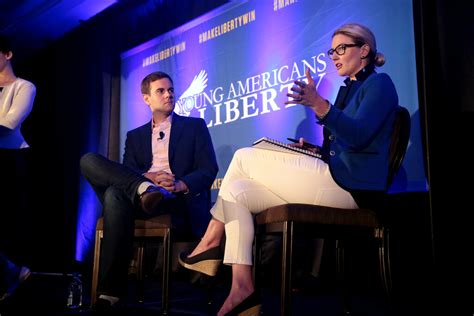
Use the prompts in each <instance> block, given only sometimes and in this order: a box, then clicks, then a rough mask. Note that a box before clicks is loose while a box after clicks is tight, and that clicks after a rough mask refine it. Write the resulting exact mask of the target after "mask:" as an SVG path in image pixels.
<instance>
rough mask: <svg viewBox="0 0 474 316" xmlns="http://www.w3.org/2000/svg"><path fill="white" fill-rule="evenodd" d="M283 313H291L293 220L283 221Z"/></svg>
mask: <svg viewBox="0 0 474 316" xmlns="http://www.w3.org/2000/svg"><path fill="white" fill-rule="evenodd" d="M281 260H282V262H281V300H280V304H281V305H280V311H281V315H283V316H286V315H290V314H291V279H292V271H293V267H292V265H293V222H288V221H286V222H284V223H283V236H282V253H281Z"/></svg>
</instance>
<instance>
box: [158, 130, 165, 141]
mask: <svg viewBox="0 0 474 316" xmlns="http://www.w3.org/2000/svg"><path fill="white" fill-rule="evenodd" d="M163 138H165V133H164V132H163V131H160V137H159V138H158V140H162V139H163Z"/></svg>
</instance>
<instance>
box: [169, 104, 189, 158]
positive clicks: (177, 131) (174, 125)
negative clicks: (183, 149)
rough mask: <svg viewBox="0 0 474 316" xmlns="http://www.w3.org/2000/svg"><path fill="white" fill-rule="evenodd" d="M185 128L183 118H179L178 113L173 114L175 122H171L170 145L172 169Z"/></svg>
mask: <svg viewBox="0 0 474 316" xmlns="http://www.w3.org/2000/svg"><path fill="white" fill-rule="evenodd" d="M184 127H185V126H184V120H183V117H181V116H179V115H178V114H176V113H173V121H172V122H171V135H170V145H169V148H168V159H169V164H170V167H171V164H172V162H173V159H174V154H175V151H176V146H177V145H178V141H179V139H180V138H181V134H182V132H183V129H184Z"/></svg>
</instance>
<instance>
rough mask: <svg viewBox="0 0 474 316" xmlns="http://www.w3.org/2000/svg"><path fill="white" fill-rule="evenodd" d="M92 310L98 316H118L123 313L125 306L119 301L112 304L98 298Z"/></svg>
mask: <svg viewBox="0 0 474 316" xmlns="http://www.w3.org/2000/svg"><path fill="white" fill-rule="evenodd" d="M93 310H94V311H95V312H97V314H99V315H118V314H119V313H120V314H121V313H122V312H124V311H125V306H124V305H123V304H122V302H121V301H120V300H119V301H117V302H115V303H112V302H111V301H110V300H108V299H105V298H100V297H99V298H98V299H97V301H96V302H95V305H94V308H93Z"/></svg>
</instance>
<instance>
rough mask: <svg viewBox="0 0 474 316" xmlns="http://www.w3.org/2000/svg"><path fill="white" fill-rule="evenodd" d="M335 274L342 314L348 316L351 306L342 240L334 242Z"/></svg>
mask: <svg viewBox="0 0 474 316" xmlns="http://www.w3.org/2000/svg"><path fill="white" fill-rule="evenodd" d="M336 274H337V282H338V283H339V288H340V291H341V296H342V310H343V312H342V313H343V315H350V314H351V311H352V305H351V299H350V296H349V289H348V284H347V278H346V269H345V255H344V242H343V241H342V240H336Z"/></svg>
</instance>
